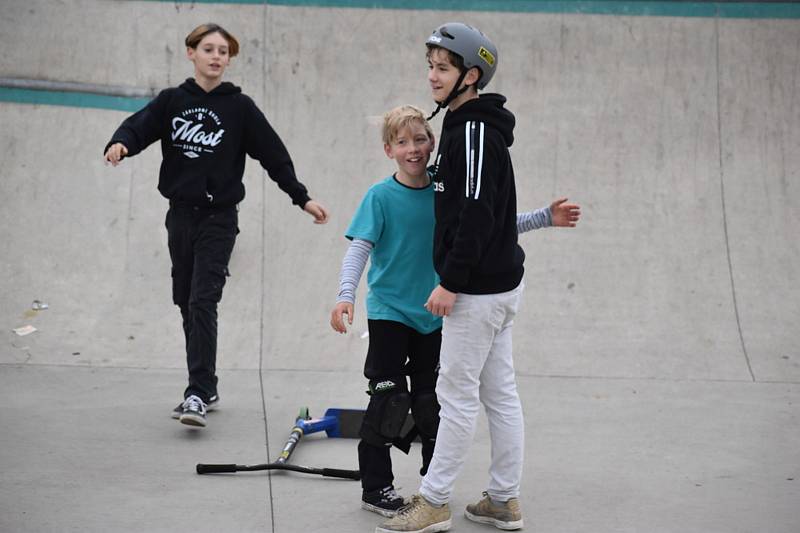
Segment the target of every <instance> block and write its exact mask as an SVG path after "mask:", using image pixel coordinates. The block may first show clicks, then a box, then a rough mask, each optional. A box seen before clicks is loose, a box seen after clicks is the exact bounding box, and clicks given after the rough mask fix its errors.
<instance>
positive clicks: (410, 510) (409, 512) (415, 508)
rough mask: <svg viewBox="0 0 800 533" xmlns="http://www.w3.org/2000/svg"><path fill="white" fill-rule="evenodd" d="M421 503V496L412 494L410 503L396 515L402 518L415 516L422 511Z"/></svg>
mask: <svg viewBox="0 0 800 533" xmlns="http://www.w3.org/2000/svg"><path fill="white" fill-rule="evenodd" d="M422 503H423V502H422V496H420V495H418V494H414V495H413V496H412V497H411V503H409V504H408V505H407V506H405V507H403V508H402V509H400V511H398V514H399V515H401V516H404V517H406V516H414V515H417V514H419V513H420V511H421V510H422Z"/></svg>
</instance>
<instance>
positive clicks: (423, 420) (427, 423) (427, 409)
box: [411, 392, 439, 439]
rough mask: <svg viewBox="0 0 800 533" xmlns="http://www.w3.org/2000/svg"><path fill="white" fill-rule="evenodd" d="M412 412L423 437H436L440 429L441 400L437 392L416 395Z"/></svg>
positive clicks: (415, 423) (412, 404)
mask: <svg viewBox="0 0 800 533" xmlns="http://www.w3.org/2000/svg"><path fill="white" fill-rule="evenodd" d="M411 414H412V415H413V416H414V425H415V426H417V430H418V431H419V434H420V436H421V437H422V438H423V439H435V438H436V432H437V431H438V430H439V402H438V401H437V400H436V394H435V393H433V392H425V393H422V394H418V395H416V396H414V399H413V401H412V403H411Z"/></svg>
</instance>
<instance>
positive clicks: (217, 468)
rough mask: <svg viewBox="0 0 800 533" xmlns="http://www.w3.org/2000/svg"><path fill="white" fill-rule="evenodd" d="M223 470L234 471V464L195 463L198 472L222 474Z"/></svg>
mask: <svg viewBox="0 0 800 533" xmlns="http://www.w3.org/2000/svg"><path fill="white" fill-rule="evenodd" d="M225 472H236V465H204V464H200V463H198V464H197V473H198V474H222V473H225Z"/></svg>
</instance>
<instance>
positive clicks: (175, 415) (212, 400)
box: [171, 394, 219, 420]
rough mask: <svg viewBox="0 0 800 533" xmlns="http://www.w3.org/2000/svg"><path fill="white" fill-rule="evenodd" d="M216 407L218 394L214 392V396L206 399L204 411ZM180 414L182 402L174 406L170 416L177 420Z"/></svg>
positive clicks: (217, 405)
mask: <svg viewBox="0 0 800 533" xmlns="http://www.w3.org/2000/svg"><path fill="white" fill-rule="evenodd" d="M217 407H219V395H218V394H215V395H214V396H212V397H211V398H209V399H208V403H207V404H206V411H213V410H214V409H216V408H217ZM182 414H183V402H181V403H179V404H178V405H176V406H175V409H173V410H172V414H171V416H172V418H174V419H175V420H178V419H179V418H180V417H181V415H182Z"/></svg>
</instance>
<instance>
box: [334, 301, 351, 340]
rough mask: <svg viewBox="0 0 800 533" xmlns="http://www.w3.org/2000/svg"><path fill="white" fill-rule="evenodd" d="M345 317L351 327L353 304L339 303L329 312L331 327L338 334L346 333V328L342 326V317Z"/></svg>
mask: <svg viewBox="0 0 800 533" xmlns="http://www.w3.org/2000/svg"><path fill="white" fill-rule="evenodd" d="M343 315H347V323H348V324H350V325H351V326H352V325H353V304H351V303H350V302H339V303H337V304H336V307H334V308H333V311H331V327H332V328H333V330H334V331H336V332H338V333H347V326H345V325H344V316H343Z"/></svg>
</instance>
